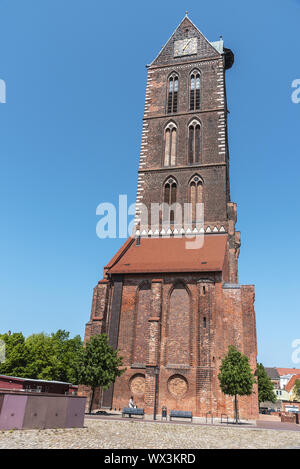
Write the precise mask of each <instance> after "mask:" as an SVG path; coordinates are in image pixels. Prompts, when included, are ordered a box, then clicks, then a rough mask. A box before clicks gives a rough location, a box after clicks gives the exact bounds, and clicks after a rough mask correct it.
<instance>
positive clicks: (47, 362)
mask: <svg viewBox="0 0 300 469" xmlns="http://www.w3.org/2000/svg"><path fill="white" fill-rule="evenodd" d="M69 335H70V333H69V332H66V331H63V330H58V331H57V332H55V333H52V334H50V335H49V334H45V333H44V332H41V333H39V334H32V335H30V336H29V337H27V338H26V339H25V338H24V336H23V334H21V333H14V334H11V335H8V334H3V335H1V336H0V339H2V340H3V341H4V342H5V346H6V360H5V363H2V364H0V373H2V374H6V375H11V376H19V377H22V378H31V379H45V380H57V381H67V382H71V383H74V384H76V362H77V360H78V357H79V356H80V353H81V351H82V349H83V344H82V341H81V338H80V336H76V337H74V338H73V339H70V338H69Z"/></svg>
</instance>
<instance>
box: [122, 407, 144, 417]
mask: <svg viewBox="0 0 300 469" xmlns="http://www.w3.org/2000/svg"><path fill="white" fill-rule="evenodd" d="M125 415H128V416H129V417H131V416H132V415H136V416H140V417H143V418H144V417H145V412H144V409H139V408H134V407H124V409H123V410H122V417H124V416H125Z"/></svg>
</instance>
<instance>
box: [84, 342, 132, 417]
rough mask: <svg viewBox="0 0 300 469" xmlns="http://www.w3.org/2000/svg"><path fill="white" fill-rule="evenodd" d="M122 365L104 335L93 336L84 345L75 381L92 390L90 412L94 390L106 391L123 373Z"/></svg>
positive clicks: (115, 351)
mask: <svg viewBox="0 0 300 469" xmlns="http://www.w3.org/2000/svg"><path fill="white" fill-rule="evenodd" d="M122 364H123V362H122V357H120V356H119V355H118V351H117V350H114V349H113V348H112V347H111V346H110V345H109V344H108V339H107V335H106V334H99V335H94V336H92V337H91V338H90V340H89V341H88V342H87V343H86V345H85V347H84V349H83V350H82V352H81V355H80V358H79V360H78V362H77V376H78V379H77V381H78V383H79V384H84V385H85V386H90V387H91V388H92V397H91V400H90V411H91V409H92V404H93V397H94V392H95V389H96V388H98V387H102V388H103V389H108V388H109V387H110V386H111V385H112V384H113V383H114V381H115V380H116V378H117V377H118V376H121V375H122V373H124V371H125V370H124V369H121V366H122Z"/></svg>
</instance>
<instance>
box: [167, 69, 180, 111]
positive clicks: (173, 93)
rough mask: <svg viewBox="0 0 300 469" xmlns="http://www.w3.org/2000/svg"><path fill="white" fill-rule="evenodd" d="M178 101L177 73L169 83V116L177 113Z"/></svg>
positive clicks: (173, 74) (171, 77)
mask: <svg viewBox="0 0 300 469" xmlns="http://www.w3.org/2000/svg"><path fill="white" fill-rule="evenodd" d="M177 101H178V76H177V75H176V74H175V73H172V75H171V76H170V78H169V81H168V105H167V113H168V114H172V113H174V112H177Z"/></svg>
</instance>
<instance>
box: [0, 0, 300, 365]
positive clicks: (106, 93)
mask: <svg viewBox="0 0 300 469" xmlns="http://www.w3.org/2000/svg"><path fill="white" fill-rule="evenodd" d="M186 10H188V11H189V16H190V18H191V19H192V21H193V22H194V23H195V24H196V25H197V26H198V27H199V29H200V30H201V31H202V32H203V33H204V34H205V36H206V37H207V38H208V39H209V40H210V41H216V40H218V38H219V36H220V35H221V34H222V35H223V39H224V41H225V46H226V47H229V48H231V49H232V50H233V51H234V53H235V64H234V66H233V68H232V69H231V70H229V71H228V72H227V94H228V106H229V110H230V116H229V145H230V164H231V167H230V171H231V172H230V175H231V198H232V200H233V201H234V202H236V203H237V204H238V224H237V228H238V229H239V230H241V233H242V248H241V254H240V263H239V271H240V282H241V283H245V284H248V283H254V284H255V285H256V303H255V308H256V315H257V332H258V347H259V356H258V359H259V361H262V362H263V363H264V365H265V366H275V365H277V366H296V365H295V364H293V363H292V361H291V354H292V351H293V349H292V347H291V343H292V341H293V340H294V339H297V338H300V327H299V312H300V311H299V309H300V308H299V297H298V292H299V279H298V267H299V265H300V253H299V247H298V238H299V228H300V226H299V217H298V212H299V210H298V207H299V190H298V189H299V170H300V163H299V122H300V104H298V105H297V104H293V103H292V101H291V94H292V91H293V90H292V88H291V83H292V81H293V80H295V79H297V78H300V62H299V15H300V1H299V0H285V1H283V0H282V1H279V0H265V1H264V2H261V1H258V0H254V1H252V2H240V1H237V0H236V1H233V0H227V1H226V2H224V1H221V0H215V1H214V2H199V1H198V2H196V1H186V2H182V1H177V0H173V2H172V3H171V4H170V3H169V2H161V1H156V0H152V1H151V2H147V3H146V2H137V1H130V2H121V1H115V2H100V1H99V0H64V1H63V2H62V1H61V0H43V1H42V2H41V1H39V0H1V2H0V12H1V16H0V26H1V27H0V44H1V48H0V79H2V80H5V83H6V86H7V102H6V104H0V168H1V170H0V210H1V212H0V213H1V225H0V226H1V229H0V317H1V322H0V332H5V331H7V330H12V331H22V332H23V333H24V334H25V335H29V334H31V333H33V332H40V331H42V330H43V331H45V332H52V331H55V330H57V329H58V328H63V329H66V330H69V331H70V332H71V335H75V334H81V336H83V333H84V324H85V323H86V322H87V321H88V319H89V314H90V306H91V297H92V288H93V286H94V285H95V284H96V283H97V281H98V279H99V278H100V277H101V276H102V271H103V266H104V265H105V264H106V263H107V261H108V260H109V259H110V258H111V257H112V255H113V254H114V253H115V252H116V250H117V249H118V248H119V247H120V245H121V244H122V243H123V240H119V239H115V240H100V239H99V238H97V236H96V231H95V230H96V223H97V221H98V218H99V217H97V216H96V207H97V205H98V204H99V203H101V202H103V201H108V202H112V203H117V200H118V194H119V193H120V194H128V202H129V203H132V202H134V201H135V195H136V184H137V166H138V157H139V150H140V142H141V126H142V115H143V108H144V97H145V84H146V83H145V81H146V69H145V65H146V64H147V63H150V62H151V61H152V60H153V58H154V57H155V56H156V55H157V53H158V51H159V50H160V48H161V46H162V45H163V44H164V43H165V42H166V41H167V39H168V38H169V37H170V35H171V34H172V32H173V31H174V29H175V28H176V27H177V25H178V24H179V23H180V21H181V20H182V18H183V16H184V13H185V11H186ZM116 128H118V138H115V134H114V132H115V129H116Z"/></svg>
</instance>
